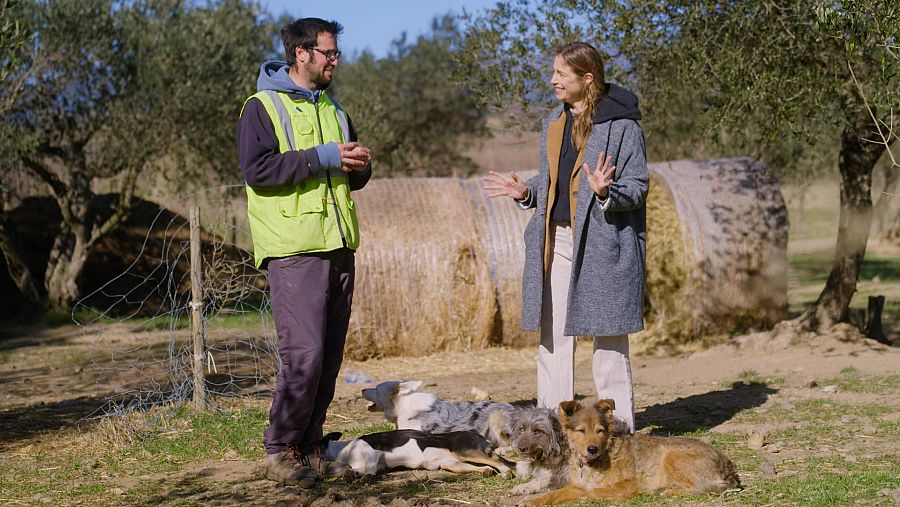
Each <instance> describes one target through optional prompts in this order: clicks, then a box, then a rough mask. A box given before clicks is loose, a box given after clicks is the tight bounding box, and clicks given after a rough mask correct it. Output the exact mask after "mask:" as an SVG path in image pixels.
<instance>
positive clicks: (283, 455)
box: [263, 447, 319, 489]
mask: <svg viewBox="0 0 900 507" xmlns="http://www.w3.org/2000/svg"><path fill="white" fill-rule="evenodd" d="M302 458H304V456H303V455H301V454H300V453H298V452H297V449H296V448H294V447H285V448H284V450H282V451H281V452H276V453H274V454H266V458H265V460H263V469H264V474H265V476H266V479H269V480H270V481H275V482H278V483H281V484H287V485H291V486H300V487H301V488H303V489H310V488H312V487H313V486H315V485H316V479H317V478H318V477H319V474H317V473H316V471H315V470H314V469H313V468H312V467H310V466H309V464H308V463H304V460H303V459H302Z"/></svg>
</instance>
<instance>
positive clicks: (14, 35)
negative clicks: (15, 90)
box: [0, 0, 30, 110]
mask: <svg viewBox="0 0 900 507" xmlns="http://www.w3.org/2000/svg"><path fill="white" fill-rule="evenodd" d="M18 4H19V2H18V0H0V54H2V55H3V58H2V59H0V81H6V78H7V76H9V74H11V73H14V72H15V71H16V70H17V69H18V67H19V65H21V61H22V58H23V56H24V55H23V49H25V47H26V46H27V43H28V39H29V38H30V34H29V32H28V30H27V28H26V27H25V25H24V22H25V20H24V19H23V17H22V13H21V11H20V10H19V9H18ZM7 92H9V89H4V95H5V93H7ZM3 98H4V99H7V97H3ZM0 110H2V109H0Z"/></svg>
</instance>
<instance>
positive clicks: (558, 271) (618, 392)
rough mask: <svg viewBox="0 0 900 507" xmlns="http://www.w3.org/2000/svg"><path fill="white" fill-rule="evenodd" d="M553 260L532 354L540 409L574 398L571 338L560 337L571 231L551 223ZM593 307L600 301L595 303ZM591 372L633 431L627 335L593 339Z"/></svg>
mask: <svg viewBox="0 0 900 507" xmlns="http://www.w3.org/2000/svg"><path fill="white" fill-rule="evenodd" d="M547 233H548V235H549V238H550V240H551V245H552V246H553V254H552V261H551V263H550V268H549V270H548V273H546V276H545V277H544V291H543V292H544V300H543V306H542V310H541V345H540V347H539V348H538V356H537V400H538V406H539V407H545V408H557V407H559V403H560V402H562V401H568V400H573V399H575V345H576V337H574V336H566V335H565V334H564V328H565V322H566V307H567V306H568V295H569V294H568V293H569V282H570V279H571V275H572V228H571V227H569V226H568V225H562V224H555V223H552V222H551V224H550V229H549V230H548V231H547ZM595 303H596V304H597V305H598V306H599V305H602V304H603V301H596V302H595ZM591 369H592V373H593V377H594V385H595V386H596V388H597V396H598V398H600V399H607V398H612V399H613V400H614V401H615V402H616V408H615V410H614V411H613V415H614V416H615V417H616V419H618V420H619V421H620V422H622V423H624V425H625V426H627V428H628V431H630V432H634V389H633V387H632V383H631V362H630V361H629V359H628V335H627V334H625V335H620V336H595V337H594V353H593V357H592V360H591Z"/></svg>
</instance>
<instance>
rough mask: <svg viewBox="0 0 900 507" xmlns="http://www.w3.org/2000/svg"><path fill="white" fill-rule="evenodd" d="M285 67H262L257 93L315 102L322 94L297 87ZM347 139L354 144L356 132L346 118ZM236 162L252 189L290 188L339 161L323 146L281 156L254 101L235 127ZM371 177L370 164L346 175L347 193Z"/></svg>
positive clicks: (333, 150)
mask: <svg viewBox="0 0 900 507" xmlns="http://www.w3.org/2000/svg"><path fill="white" fill-rule="evenodd" d="M288 69H289V67H288V64H287V63H286V62H281V61H277V60H269V61H267V62H265V63H263V64H262V65H261V66H260V69H259V77H258V78H257V81H256V89H257V91H261V90H275V91H278V92H284V93H287V94H288V95H289V96H290V97H291V98H292V99H294V100H300V99H306V100H310V101H313V102H317V101H318V99H319V95H321V94H322V93H327V92H325V91H323V90H315V91H313V90H307V89H306V88H302V87H300V86H297V84H296V83H294V81H293V80H292V79H291V77H290V76H289V75H288ZM347 121H348V124H349V128H350V139H349V140H348V141H357V140H358V139H357V135H356V128H355V127H354V126H353V121H351V120H350V117H349V115H348V117H347ZM236 130H237V145H238V159H239V162H240V165H241V170H242V171H243V173H244V180H245V181H246V182H247V185H250V186H251V187H254V188H279V187H286V186H293V185H296V184H298V183H300V182H301V181H303V180H305V179H307V178H311V177H313V178H315V177H319V173H320V171H321V170H322V169H339V168H340V167H341V157H340V152H339V151H338V147H337V144H335V143H333V142H332V143H327V144H324V145H320V146H316V147H314V148H310V149H308V150H297V151H288V152H285V153H281V152H280V150H279V147H278V138H277V137H276V136H275V129H274V127H273V126H272V120H271V119H270V118H269V115H268V113H267V112H266V108H265V107H264V106H263V105H262V103H261V102H260V101H259V100H257V99H250V100H248V101H247V103H246V104H245V105H244V110H243V112H242V113H241V118H240V120H238V123H237V128H236ZM371 176H372V167H371V164H370V165H369V166H368V167H366V169H365V170H364V171H353V172H351V173H349V174H348V179H349V183H350V190H358V189H360V188H362V187H363V186H365V184H366V183H367V182H368V181H369V178H370V177H371Z"/></svg>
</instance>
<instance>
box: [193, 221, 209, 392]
mask: <svg viewBox="0 0 900 507" xmlns="http://www.w3.org/2000/svg"><path fill="white" fill-rule="evenodd" d="M190 224H191V330H192V335H193V338H194V364H193V367H194V399H193V405H194V410H205V409H206V377H205V376H204V375H203V360H204V359H205V358H206V326H205V325H204V323H203V260H202V258H201V257H200V208H198V207H197V206H191V216H190Z"/></svg>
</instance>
